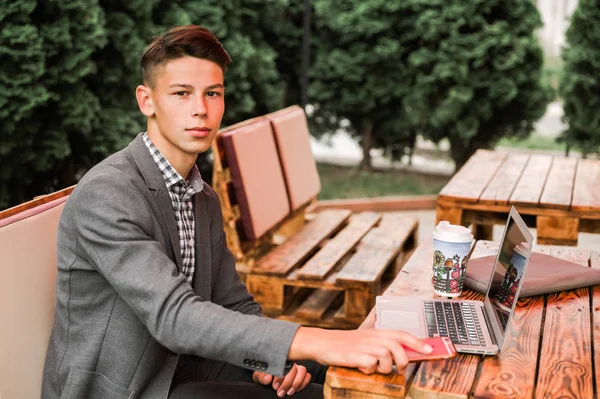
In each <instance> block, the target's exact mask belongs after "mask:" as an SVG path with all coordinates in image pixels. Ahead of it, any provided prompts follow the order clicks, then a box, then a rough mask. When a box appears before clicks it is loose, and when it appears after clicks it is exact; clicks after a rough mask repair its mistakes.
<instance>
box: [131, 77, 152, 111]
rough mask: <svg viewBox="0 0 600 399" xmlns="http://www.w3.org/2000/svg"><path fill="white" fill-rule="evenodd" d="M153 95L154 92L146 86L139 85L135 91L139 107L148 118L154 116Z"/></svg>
mask: <svg viewBox="0 0 600 399" xmlns="http://www.w3.org/2000/svg"><path fill="white" fill-rule="evenodd" d="M151 93H152V90H151V89H150V88H149V87H148V86H145V85H139V86H138V87H137V88H136V89H135V97H136V98H137V102H138V107H140V111H142V114H144V115H146V116H147V117H151V116H152V115H154V104H153V102H152V96H151Z"/></svg>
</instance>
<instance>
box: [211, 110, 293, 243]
mask: <svg viewBox="0 0 600 399" xmlns="http://www.w3.org/2000/svg"><path fill="white" fill-rule="evenodd" d="M220 139H221V140H222V142H223V149H224V151H225V157H226V159H227V164H228V165H229V169H230V171H231V180H232V184H233V190H234V194H235V200H236V201H237V203H238V205H239V208H240V219H241V225H242V230H243V233H244V237H243V238H245V239H247V240H255V239H257V238H259V237H260V236H262V235H263V234H265V233H266V232H267V231H268V230H269V229H271V228H272V227H274V226H275V225H276V224H277V223H279V222H280V221H282V220H283V219H284V218H285V217H286V216H287V215H288V214H289V213H290V206H289V202H288V198H287V193H286V188H285V182H284V180H283V172H282V170H281V165H280V163H279V157H278V155H277V147H276V145H275V139H274V137H273V132H272V130H271V124H270V122H269V121H268V120H262V121H257V122H255V123H252V124H249V125H244V126H242V127H240V128H236V129H233V130H230V131H227V132H226V133H223V134H222V135H221V136H220Z"/></svg>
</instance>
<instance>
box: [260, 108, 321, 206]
mask: <svg viewBox="0 0 600 399" xmlns="http://www.w3.org/2000/svg"><path fill="white" fill-rule="evenodd" d="M269 119H270V120H271V124H272V125H273V133H274V134H275V142H276V143H277V148H278V149H279V157H280V159H281V166H282V169H283V175H284V177H285V183H286V188H287V193H288V197H289V201H290V207H291V209H292V210H296V209H298V208H299V207H301V206H302V205H304V204H306V203H307V202H308V201H310V200H311V199H313V198H315V197H316V196H317V195H318V194H319V192H320V191H321V179H320V178H319V172H318V170H317V164H316V162H315V158H314V157H313V153H312V150H311V148H310V133H309V131H308V124H307V123H306V115H305V114H304V110H303V109H302V108H300V107H293V108H292V109H290V111H289V112H281V113H276V114H275V115H272V116H269Z"/></svg>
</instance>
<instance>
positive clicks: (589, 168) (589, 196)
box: [571, 159, 600, 212]
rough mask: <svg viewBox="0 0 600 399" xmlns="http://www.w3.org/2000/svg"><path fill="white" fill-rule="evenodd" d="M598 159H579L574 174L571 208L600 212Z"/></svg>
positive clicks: (580, 210) (599, 163) (599, 162)
mask: <svg viewBox="0 0 600 399" xmlns="http://www.w3.org/2000/svg"><path fill="white" fill-rule="evenodd" d="M598 187H600V160H597V159H580V160H579V164H578V165H577V175H576V176H575V187H574V189H573V201H572V203H571V210H573V211H576V212H600V190H598Z"/></svg>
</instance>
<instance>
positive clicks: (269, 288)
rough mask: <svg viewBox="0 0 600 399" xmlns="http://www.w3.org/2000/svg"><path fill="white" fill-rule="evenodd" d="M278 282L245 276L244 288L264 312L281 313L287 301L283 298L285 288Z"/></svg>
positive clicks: (255, 276)
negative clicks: (245, 287)
mask: <svg viewBox="0 0 600 399" xmlns="http://www.w3.org/2000/svg"><path fill="white" fill-rule="evenodd" d="M280 280H281V279H275V278H272V277H269V276H261V275H253V274H249V275H248V276H246V286H247V287H248V292H250V293H251V294H252V296H254V300H255V301H256V302H258V303H260V305H261V306H262V307H263V308H264V309H265V310H266V311H275V312H282V311H283V309H284V308H285V307H286V306H287V302H288V299H287V298H286V296H285V286H284V285H283V282H282V281H280Z"/></svg>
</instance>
